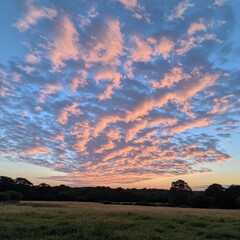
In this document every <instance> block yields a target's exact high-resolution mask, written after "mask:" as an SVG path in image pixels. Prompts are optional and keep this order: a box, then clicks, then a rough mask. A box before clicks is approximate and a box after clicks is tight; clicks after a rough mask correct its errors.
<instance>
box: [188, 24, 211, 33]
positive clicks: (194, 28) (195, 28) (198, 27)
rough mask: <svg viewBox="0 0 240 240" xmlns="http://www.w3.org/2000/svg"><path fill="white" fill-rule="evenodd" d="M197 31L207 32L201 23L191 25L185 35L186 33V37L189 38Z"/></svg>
mask: <svg viewBox="0 0 240 240" xmlns="http://www.w3.org/2000/svg"><path fill="white" fill-rule="evenodd" d="M199 31H203V32H206V31H207V27H206V26H205V25H204V24H203V23H201V22H197V23H192V24H191V25H190V27H189V28H188V30H187V33H188V35H190V36H191V35H194V34H195V33H197V32H199Z"/></svg>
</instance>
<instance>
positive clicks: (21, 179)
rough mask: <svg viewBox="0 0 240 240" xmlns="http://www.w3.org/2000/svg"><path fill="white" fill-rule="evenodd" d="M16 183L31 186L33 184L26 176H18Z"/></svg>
mask: <svg viewBox="0 0 240 240" xmlns="http://www.w3.org/2000/svg"><path fill="white" fill-rule="evenodd" d="M15 183H16V184H19V185H25V186H29V187H32V186H33V184H32V183H31V182H30V181H28V180H27V179H26V178H21V177H18V178H16V179H15Z"/></svg>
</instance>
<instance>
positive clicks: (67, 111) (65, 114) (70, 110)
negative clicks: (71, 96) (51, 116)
mask: <svg viewBox="0 0 240 240" xmlns="http://www.w3.org/2000/svg"><path fill="white" fill-rule="evenodd" d="M80 114H82V112H81V110H80V109H79V108H78V104H77V103H75V102H74V103H72V105H69V106H66V107H64V108H63V109H62V110H61V111H60V114H59V116H58V118H57V122H58V123H60V124H62V125H65V124H66V123H67V122H68V118H69V116H70V115H76V116H79V115H80Z"/></svg>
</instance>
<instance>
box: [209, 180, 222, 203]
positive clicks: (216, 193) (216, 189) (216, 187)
mask: <svg viewBox="0 0 240 240" xmlns="http://www.w3.org/2000/svg"><path fill="white" fill-rule="evenodd" d="M224 191H225V188H224V187H223V186H222V185H220V184H218V183H214V184H212V185H210V186H209V187H208V188H207V189H206V190H205V194H206V195H207V196H208V197H213V198H214V199H215V200H216V206H217V207H223V205H224V201H225V192H224Z"/></svg>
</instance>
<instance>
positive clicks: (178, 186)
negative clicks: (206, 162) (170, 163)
mask: <svg viewBox="0 0 240 240" xmlns="http://www.w3.org/2000/svg"><path fill="white" fill-rule="evenodd" d="M170 191H190V192H192V189H191V188H190V187H189V186H188V184H187V182H185V181H184V180H181V179H179V180H177V181H176V182H172V186H171V188H170Z"/></svg>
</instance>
